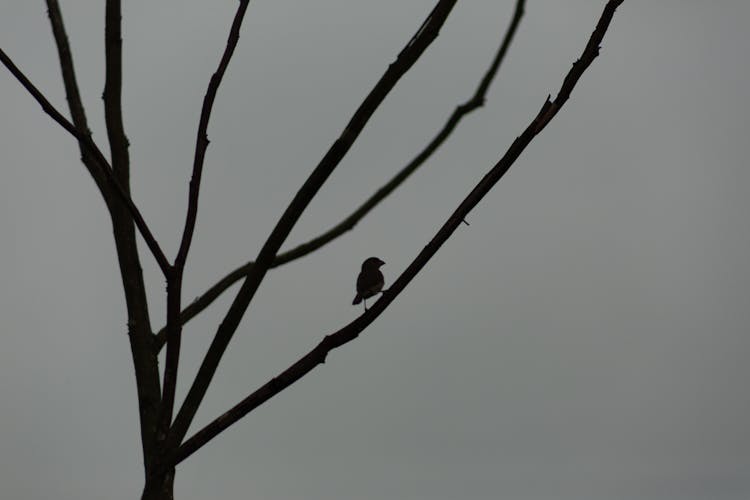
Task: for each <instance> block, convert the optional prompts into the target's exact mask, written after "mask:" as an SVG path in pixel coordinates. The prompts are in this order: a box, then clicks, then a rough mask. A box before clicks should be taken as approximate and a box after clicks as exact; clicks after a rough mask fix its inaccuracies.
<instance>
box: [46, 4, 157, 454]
mask: <svg viewBox="0 0 750 500" xmlns="http://www.w3.org/2000/svg"><path fill="white" fill-rule="evenodd" d="M47 12H48V15H49V20H50V25H51V27H52V35H53V37H54V40H55V45H56V46H57V53H58V58H59V61H60V69H61V71H62V79H63V84H64V86H65V95H66V97H67V101H68V107H69V109H70V114H71V117H72V119H73V124H74V125H75V128H76V130H78V131H79V132H80V133H81V134H83V135H85V136H86V137H87V139H88V140H89V141H91V142H92V143H93V141H92V139H91V132H90V130H89V128H88V124H87V120H86V112H85V110H84V107H83V102H82V101H81V96H80V92H79V90H78V83H77V81H76V76H75V68H74V65H73V56H72V54H71V51H70V46H69V44H68V36H67V34H66V32H65V26H64V24H63V19H62V12H61V11H60V6H59V4H58V2H57V0H47ZM78 146H79V149H80V151H81V161H82V162H83V164H84V166H85V167H86V168H87V169H88V171H89V173H90V174H91V176H92V177H93V179H94V182H95V183H96V185H97V187H98V188H99V191H100V193H101V194H102V197H103V198H104V201H105V203H106V204H107V208H108V209H109V211H110V214H111V215H112V216H113V218H112V222H113V225H117V224H116V222H115V218H114V212H113V210H114V206H115V204H119V203H120V202H121V200H120V199H118V195H119V196H120V197H121V198H123V199H124V197H123V196H122V195H123V193H124V191H122V190H120V191H118V189H117V188H115V189H114V190H113V189H112V188H111V186H110V182H109V180H110V179H111V180H112V181H114V182H115V183H116V180H115V179H114V178H113V177H112V176H111V175H108V174H107V172H106V171H105V170H104V169H103V168H102V167H101V166H100V163H99V162H98V161H97V159H96V157H95V155H94V154H93V153H92V152H91V151H90V150H89V148H87V146H86V144H85V143H83V142H81V141H79V142H78ZM105 168H106V169H107V171H108V170H109V167H108V166H107V167H105ZM113 193H117V194H113ZM126 216H129V215H128V214H126ZM131 227H132V224H131ZM130 232H132V231H130ZM122 234H124V232H122ZM117 251H118V253H119V252H120V248H119V246H118V248H117ZM135 258H136V259H137V255H136V256H135ZM127 263H128V264H126V265H121V266H120V272H121V276H122V278H123V288H124V289H125V293H126V294H128V295H129V300H128V301H127V302H128V325H129V338H130V342H131V352H132V356H133V366H134V368H135V376H136V383H137V386H138V388H139V391H138V409H139V414H140V420H141V426H140V428H141V446H142V449H143V456H144V461H145V464H146V466H147V467H148V466H149V465H150V462H151V459H150V457H151V456H152V453H151V450H152V446H153V436H154V434H155V430H156V413H157V412H156V408H157V407H158V405H159V400H160V398H161V393H160V390H159V371H158V367H157V366H156V365H155V362H154V353H153V352H152V349H151V340H152V339H151V324H150V322H149V317H148V304H147V302H146V294H145V289H144V284H143V276H142V273H140V271H139V269H140V266H138V265H130V264H132V263H133V259H132V258H130V259H128V260H127ZM136 264H137V262H136ZM136 273H140V274H136Z"/></svg>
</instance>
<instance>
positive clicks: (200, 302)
mask: <svg viewBox="0 0 750 500" xmlns="http://www.w3.org/2000/svg"><path fill="white" fill-rule="evenodd" d="M525 4H526V0H517V2H516V7H515V11H514V13H513V18H512V19H511V22H510V25H509V26H508V29H507V31H506V32H505V35H504V36H503V40H502V42H501V44H500V47H499V48H498V50H497V53H496V54H495V57H494V59H493V60H492V63H491V64H490V67H489V68H488V69H487V71H486V73H485V74H484V76H483V77H482V79H481V80H480V83H479V86H478V87H477V89H476V91H475V92H474V95H473V96H472V97H471V98H470V99H469V100H467V101H466V102H464V103H463V104H461V105H459V106H457V107H456V109H455V110H454V111H453V113H452V114H451V115H450V117H449V118H448V120H447V121H446V123H445V124H444V125H443V128H442V129H441V130H440V131H439V132H438V133H437V135H435V137H434V138H433V139H432V140H431V141H430V142H429V143H428V144H427V146H425V147H424V148H423V149H422V151H421V152H420V153H419V154H418V155H416V156H415V157H414V158H413V159H412V160H411V161H410V162H409V163H408V164H407V165H406V166H405V167H403V168H402V169H401V171H399V172H398V173H397V174H396V175H395V176H394V177H393V178H392V179H391V180H389V181H388V182H387V183H386V184H384V185H383V186H382V187H381V188H380V189H378V190H377V191H376V192H375V193H374V194H373V195H372V196H370V197H369V198H368V199H367V200H366V201H365V202H364V203H363V204H362V205H361V206H360V207H359V208H357V210H355V211H354V212H352V213H351V214H350V215H349V216H347V217H346V218H345V219H344V220H342V221H341V222H339V223H338V224H336V225H335V226H333V227H332V228H330V229H329V230H328V231H326V232H324V233H322V234H321V235H319V236H317V237H315V238H313V239H311V240H310V241H308V242H306V243H302V244H300V245H298V246H296V247H294V248H292V249H291V250H287V251H286V252H283V253H280V254H278V255H277V256H276V258H275V259H274V260H273V264H271V268H274V267H278V266H281V265H283V264H286V263H288V262H291V261H293V260H296V259H299V258H301V257H304V256H305V255H308V254H310V253H312V252H314V251H315V250H317V249H319V248H321V247H323V246H324V245H326V244H327V243H330V242H331V241H333V240H335V239H336V238H338V237H339V236H341V235H343V234H344V233H346V232H347V231H350V230H351V229H353V228H354V226H356V225H357V223H358V222H359V221H360V220H362V219H363V218H364V217H365V216H366V215H367V214H368V213H370V211H371V210H372V209H374V208H375V207H376V206H377V205H378V204H379V203H380V202H381V201H383V200H384V199H385V198H386V197H387V196H388V195H389V194H391V193H392V192H393V191H395V190H396V188H398V187H399V186H400V185H401V184H402V183H403V182H404V181H405V180H406V179H408V178H409V177H410V176H411V174H413V173H414V172H415V171H416V170H417V169H418V168H419V167H420V166H422V165H423V164H424V163H425V162H426V161H427V160H428V159H429V158H430V157H431V156H432V155H433V153H435V151H436V150H437V149H438V148H440V146H441V145H442V144H443V143H444V142H445V140H446V139H447V138H448V137H449V136H450V135H451V133H453V130H454V129H455V128H456V127H457V126H458V124H459V123H460V121H461V120H462V119H463V117H464V116H466V115H468V114H469V113H471V112H472V111H474V110H475V109H477V108H479V107H481V106H483V105H484V102H485V97H486V94H487V90H488V89H489V86H490V84H491V83H492V80H493V79H494V78H495V75H496V74H497V71H498V69H499V67H500V64H501V63H502V61H503V59H504V58H505V54H506V53H507V51H508V48H509V47H510V43H511V41H512V40H513V36H514V35H515V33H516V31H517V29H518V24H519V23H520V21H521V17H523V12H524V6H525ZM253 264H254V263H253V262H252V261H251V262H248V263H246V264H243V265H242V266H240V267H238V268H237V269H235V270H234V271H232V272H231V273H229V274H228V275H226V276H225V277H223V278H222V279H221V280H220V281H219V282H217V283H216V284H215V285H213V286H212V287H211V288H209V289H208V290H207V291H206V292H204V293H203V294H202V295H200V296H199V297H198V298H197V299H195V300H194V301H193V302H192V303H191V304H190V305H189V306H187V307H186V308H185V309H183V311H182V312H181V313H180V321H181V322H182V324H185V323H187V322H188V321H190V320H191V319H193V318H194V317H195V316H197V315H198V314H200V313H201V312H202V311H203V310H204V309H206V308H207V307H208V306H210V305H211V304H212V303H213V301H214V300H216V299H217V298H218V297H219V296H220V295H221V294H222V293H223V292H224V291H225V290H227V289H228V288H229V287H230V286H232V285H233V284H234V283H236V282H237V281H239V280H241V279H242V278H244V277H246V276H247V274H248V273H249V272H250V269H251V268H252V266H253ZM166 339H167V330H166V327H165V328H162V329H161V330H160V331H159V332H158V333H157V334H156V338H155V340H154V345H155V347H156V349H157V350H161V348H162V347H163V345H164V343H165V342H166Z"/></svg>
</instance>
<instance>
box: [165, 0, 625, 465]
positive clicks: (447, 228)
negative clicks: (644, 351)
mask: <svg viewBox="0 0 750 500" xmlns="http://www.w3.org/2000/svg"><path fill="white" fill-rule="evenodd" d="M622 2H623V0H609V2H608V3H607V5H606V6H605V8H604V12H603V13H602V16H601V18H600V19H599V22H598V24H597V26H596V29H595V30H594V32H593V34H592V35H591V38H590V39H589V43H588V44H587V45H586V48H585V49H584V51H583V54H582V55H581V57H580V59H578V61H576V63H575V64H574V65H573V68H572V69H571V70H570V72H569V73H568V75H567V76H566V77H565V81H564V83H563V85H562V87H561V89H560V92H559V93H558V95H557V98H556V99H555V100H554V101H553V102H551V101H550V100H549V98H547V101H546V102H545V103H544V105H543V106H542V109H541V110H540V111H539V113H538V114H537V115H536V117H535V118H534V119H533V120H532V121H531V123H530V124H529V125H528V126H527V127H526V129H525V130H524V131H523V133H522V134H521V135H520V136H519V137H518V138H516V140H515V141H514V142H513V144H511V146H510V148H508V151H507V152H506V153H505V155H503V157H502V158H501V159H500V161H498V162H497V164H495V166H494V167H492V169H491V170H490V171H489V172H488V173H487V174H486V175H485V176H484V178H482V180H480V181H479V183H478V184H477V185H476V187H474V189H473V190H472V191H471V192H470V193H469V195H468V196H467V197H466V198H465V199H464V201H463V202H461V204H460V205H459V206H458V208H457V209H456V210H455V211H454V212H453V214H452V215H451V216H450V218H449V219H448V221H447V222H446V223H445V224H444V225H443V226H442V227H441V228H440V230H439V231H438V232H437V234H436V235H435V236H434V237H433V238H432V240H431V241H430V242H429V243H428V244H427V246H425V247H424V249H423V250H422V251H421V252H420V253H419V255H417V257H416V258H415V259H414V261H413V262H412V263H411V264H410V265H409V267H407V268H406V270H404V272H403V273H401V276H399V277H398V279H396V281H395V282H394V283H393V285H391V287H390V288H389V289H388V290H387V291H386V292H384V293H383V295H382V297H381V298H380V299H379V300H378V301H377V302H376V303H375V304H374V305H372V306H371V307H370V309H369V310H367V311H366V312H365V313H364V314H362V315H361V316H359V317H358V318H357V319H355V320H354V321H352V322H351V323H349V324H348V325H346V326H344V327H343V328H341V329H340V330H338V331H336V332H334V333H332V334H330V335H327V336H326V337H325V338H324V339H323V341H322V342H320V344H318V345H317V346H316V347H315V348H314V349H312V350H311V351H310V352H309V353H307V354H306V355H305V356H303V357H302V358H300V359H299V360H298V361H297V362H296V363H294V364H293V365H291V366H290V367H289V368H287V369H286V370H284V371H283V372H282V373H281V374H279V375H278V376H277V377H275V378H273V379H271V380H270V381H269V382H268V383H266V384H265V385H263V386H262V387H260V388H259V389H258V390H256V391H255V392H253V393H252V394H250V395H249V396H248V397H246V398H245V399H244V400H242V401H241V402H240V403H238V404H237V405H236V406H234V407H233V408H232V409H230V410H229V411H227V412H226V413H224V414H223V415H221V416H220V417H218V418H216V419H215V420H214V421H213V422H211V423H210V424H208V425H207V426H206V427H204V428H203V429H201V430H200V431H198V432H197V433H196V434H195V435H193V436H192V437H191V438H189V439H188V440H186V441H185V443H183V444H182V445H181V446H180V447H179V448H178V450H177V453H176V454H175V455H174V456H173V457H172V458H171V460H170V464H171V465H172V466H174V465H177V464H178V463H180V462H182V461H183V460H185V459H186V458H187V457H189V456H190V455H192V454H193V453H195V452H196V451H197V450H198V449H199V448H201V447H202V446H203V445H205V444H206V443H208V442H209V441H210V440H211V439H213V438H214V437H216V436H217V435H218V434H219V433H221V432H222V431H223V430H225V429H226V428H228V427H229V426H231V425H232V424H234V423H236V422H237V421H238V420H240V419H241V418H242V417H244V416H245V415H247V414H248V413H249V412H251V411H252V410H253V409H255V408H257V407H258V406H260V405H261V404H263V403H264V402H266V401H268V400H269V399H271V398H272V397H273V396H275V395H276V394H278V393H279V392H281V391H283V390H284V389H286V388H287V387H289V386H290V385H292V384H293V383H294V382H296V381H297V380H299V379H300V378H302V377H303V376H305V375H306V374H307V373H309V372H310V371H311V370H312V369H313V368H315V367H316V366H318V365H319V364H322V363H324V362H325V360H326V357H327V356H328V353H329V352H330V351H332V350H333V349H335V348H337V347H340V346H342V345H344V344H346V343H348V342H350V341H352V340H354V339H355V338H357V336H359V334H360V333H361V332H362V331H363V330H364V329H365V328H366V327H367V326H368V325H369V324H370V323H372V322H373V321H375V319H376V318H377V317H378V316H380V314H381V313H382V312H383V311H384V310H385V309H386V308H387V307H388V305H389V304H390V303H391V302H393V300H394V299H395V298H396V297H397V296H398V295H399V294H400V293H401V291H403V289H404V288H405V287H406V286H407V285H408V284H409V282H411V280H412V279H414V277H415V276H416V275H417V273H419V271H420V270H421V269H422V268H423V267H424V266H425V265H426V264H427V262H428V261H429V260H430V259H431V258H432V256H433V255H435V253H436V252H437V251H438V249H439V248H440V247H441V246H442V245H443V243H445V242H446V241H447V240H448V238H449V237H450V236H451V234H453V232H454V231H455V230H456V229H457V228H458V227H459V226H460V225H461V224H462V222H463V220H464V218H465V217H466V216H467V215H468V214H469V212H470V211H471V210H472V209H473V208H474V207H475V206H476V205H477V203H479V201H480V200H481V199H482V198H484V196H485V195H487V193H489V192H490V190H491V189H492V188H493V186H495V184H497V182H498V181H499V180H500V179H501V178H502V177H503V175H505V173H506V172H507V171H508V169H509V168H510V167H511V165H512V164H513V163H514V162H515V161H516V159H517V158H518V157H519V156H520V155H521V153H522V152H523V151H524V149H525V148H526V146H528V144H529V143H530V142H531V141H532V139H533V138H534V137H535V136H536V135H537V134H538V133H539V132H541V131H542V129H544V127H545V126H546V125H547V123H549V121H550V120H551V119H552V118H553V117H554V115H555V114H556V112H557V111H558V110H559V109H560V108H561V107H562V105H563V104H564V103H565V102H566V101H567V100H568V98H569V96H570V92H571V91H572V90H573V87H574V86H575V84H576V82H577V81H578V79H579V78H580V77H581V75H582V74H583V72H584V71H585V70H586V68H588V66H589V65H590V64H591V63H592V62H593V60H594V59H595V58H596V57H597V55H598V54H599V43H601V41H602V39H603V37H604V34H605V33H606V31H607V28H608V26H609V23H610V21H611V20H612V16H613V15H614V12H615V10H616V9H617V7H618V6H619V5H620V4H621V3H622Z"/></svg>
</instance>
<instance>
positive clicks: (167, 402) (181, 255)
mask: <svg viewBox="0 0 750 500" xmlns="http://www.w3.org/2000/svg"><path fill="white" fill-rule="evenodd" d="M249 3H250V0H241V1H240V3H239V6H238V7H237V12H236V13H235V15H234V20H233V21H232V27H231V29H230V31H229V38H228V40H227V44H226V47H225V49H224V53H223V55H222V56H221V61H220V62H219V67H218V68H217V69H216V72H215V73H214V74H213V75H212V76H211V80H210V81H209V84H208V89H207V90H206V95H205V97H204V98H203V107H202V109H201V116H200V120H199V124H198V133H197V137H196V141H195V157H194V159H193V174H192V177H191V178H190V189H189V194H188V209H187V214H186V217H185V228H184V229H183V232H182V240H181V242H180V248H179V250H178V251H177V257H176V258H175V263H174V271H175V273H174V275H173V276H172V277H170V278H168V284H167V356H166V362H165V368H164V392H163V397H162V416H161V418H160V421H161V426H160V427H161V429H163V430H164V431H165V432H166V431H167V430H168V429H169V425H170V423H171V420H172V412H173V409H174V396H175V390H176V388H177V369H178V366H179V356H180V336H181V334H182V325H183V322H182V321H181V319H180V310H181V308H182V305H181V300H180V297H181V292H182V275H183V272H184V269H185V261H186V260H187V255H188V251H189V250H190V244H191V242H192V240H193V233H194V231H195V222H196V219H197V217H198V197H199V194H200V186H201V175H202V173H203V163H204V161H205V158H206V149H207V148H208V142H209V141H208V135H207V130H208V122H209V120H210V118H211V111H212V110H213V105H214V101H215V100H216V93H217V92H218V90H219V85H220V84H221V80H222V78H223V77H224V73H226V70H227V67H228V66H229V61H230V60H231V59H232V55H233V54H234V49H235V48H236V47H237V42H239V39H240V27H241V26H242V20H243V19H244V17H245V12H246V11H247V7H248V5H249Z"/></svg>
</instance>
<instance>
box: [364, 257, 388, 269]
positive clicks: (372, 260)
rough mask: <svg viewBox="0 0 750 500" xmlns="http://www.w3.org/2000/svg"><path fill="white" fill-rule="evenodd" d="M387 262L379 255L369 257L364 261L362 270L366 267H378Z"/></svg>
mask: <svg viewBox="0 0 750 500" xmlns="http://www.w3.org/2000/svg"><path fill="white" fill-rule="evenodd" d="M383 264H385V262H383V261H382V260H380V259H378V258H377V257H369V258H367V259H365V261H364V262H363V263H362V270H365V269H378V268H379V267H380V266H382V265H383Z"/></svg>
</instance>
